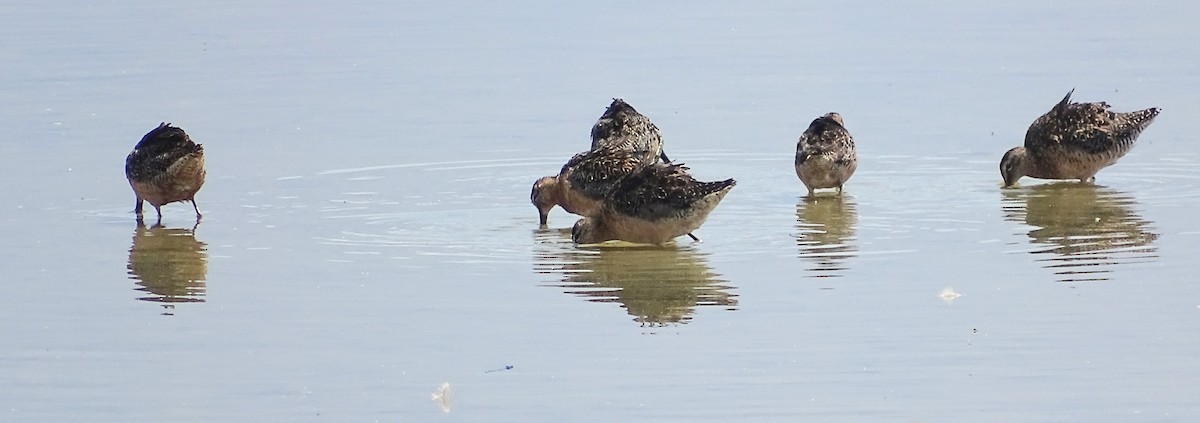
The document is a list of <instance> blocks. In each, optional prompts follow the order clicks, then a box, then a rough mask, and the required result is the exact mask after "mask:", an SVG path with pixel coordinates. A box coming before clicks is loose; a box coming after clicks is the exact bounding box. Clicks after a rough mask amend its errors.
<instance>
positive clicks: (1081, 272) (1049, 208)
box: [1003, 183, 1158, 282]
mask: <svg viewBox="0 0 1200 423" xmlns="http://www.w3.org/2000/svg"><path fill="white" fill-rule="evenodd" d="M1003 192H1004V206H1003V207H1004V216H1005V219H1007V220H1010V221H1013V222H1024V223H1025V224H1027V225H1029V226H1032V227H1033V229H1031V230H1030V231H1029V238H1030V241H1031V242H1032V243H1033V244H1034V245H1035V246H1038V245H1042V246H1045V247H1046V248H1037V249H1035V250H1033V251H1031V252H1030V253H1032V254H1034V255H1036V256H1041V257H1040V258H1038V259H1037V261H1039V262H1042V263H1043V264H1042V265H1043V267H1046V268H1049V269H1052V270H1053V271H1054V273H1055V274H1056V275H1057V277H1058V280H1059V281H1060V282H1082V281H1102V280H1108V279H1109V275H1108V273H1111V272H1112V271H1113V269H1114V267H1116V266H1121V265H1127V264H1132V263H1146V262H1153V261H1155V260H1158V247H1155V246H1154V240H1156V239H1158V234H1157V233H1154V232H1152V230H1153V228H1152V227H1151V224H1152V223H1151V222H1149V221H1147V220H1145V219H1142V217H1141V216H1139V215H1138V214H1137V212H1136V211H1135V210H1134V208H1135V206H1136V205H1137V201H1136V200H1134V199H1133V197H1132V196H1131V195H1129V194H1128V193H1124V192H1120V191H1116V190H1113V189H1110V188H1106V187H1101V186H1093V185H1090V184H1078V183H1058V184H1047V185H1038V186H1034V187H1030V188H1024V189H1019V190H1004V191H1003Z"/></svg>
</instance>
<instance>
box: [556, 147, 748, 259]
mask: <svg viewBox="0 0 1200 423" xmlns="http://www.w3.org/2000/svg"><path fill="white" fill-rule="evenodd" d="M687 170H688V168H687V167H684V166H682V165H676V164H663V163H655V164H651V165H647V166H643V167H641V168H640V169H638V170H637V171H635V172H634V173H633V174H630V175H629V176H626V177H625V178H624V179H622V180H621V181H620V182H618V183H617V184H616V185H615V186H613V188H612V189H611V190H610V191H609V192H608V194H607V195H606V196H605V199H604V201H603V202H602V203H601V207H600V212H599V213H597V214H594V215H589V216H587V217H584V218H583V219H580V220H579V221H578V222H575V226H574V227H573V228H571V239H572V240H573V241H575V243H578V244H595V243H600V242H604V241H610V240H621V241H627V242H634V243H643V244H660V245H661V244H664V243H666V242H667V241H670V240H672V239H675V238H676V237H678V236H681V235H686V234H690V233H691V232H692V231H694V230H696V229H698V228H699V227H700V225H703V224H704V221H705V220H707V219H708V215H709V213H710V212H712V210H713V209H714V208H716V207H717V204H719V203H720V202H721V200H722V199H723V198H724V197H725V194H727V193H729V190H730V189H732V188H733V186H734V185H735V184H736V183H737V182H735V181H734V180H733V179H726V180H724V181H718V182H699V181H697V180H696V179H695V178H693V177H692V176H691V175H689V174H688V173H687Z"/></svg>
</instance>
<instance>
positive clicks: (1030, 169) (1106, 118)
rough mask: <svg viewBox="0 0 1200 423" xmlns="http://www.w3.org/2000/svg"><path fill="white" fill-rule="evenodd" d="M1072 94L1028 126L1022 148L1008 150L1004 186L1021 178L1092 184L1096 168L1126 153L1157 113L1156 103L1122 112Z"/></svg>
mask: <svg viewBox="0 0 1200 423" xmlns="http://www.w3.org/2000/svg"><path fill="white" fill-rule="evenodd" d="M1074 92H1075V90H1071V91H1070V92H1068V93H1067V96H1066V97H1063V99H1062V101H1060V102H1058V104H1056V105H1054V107H1053V108H1051V109H1050V111H1049V112H1046V114H1044V115H1042V116H1041V117H1039V118H1037V120H1035V121H1033V124H1032V125H1029V130H1028V131H1026V132H1025V146H1024V147H1014V148H1013V149H1011V150H1008V152H1006V153H1004V157H1002V158H1001V159H1000V176H1001V177H1002V178H1003V179H1004V186H1006V187H1009V186H1013V185H1015V184H1016V183H1017V181H1018V180H1020V179H1021V177H1022V176H1030V177H1034V178H1039V179H1078V180H1080V181H1081V182H1093V181H1095V176H1096V172H1099V171H1100V169H1103V168H1105V167H1108V166H1110V165H1112V164H1113V163H1116V162H1117V160H1118V159H1120V158H1121V157H1122V156H1124V155H1125V154H1126V153H1128V152H1129V150H1130V149H1132V148H1133V144H1134V143H1135V142H1137V138H1138V135H1140V134H1141V133H1142V131H1143V130H1145V129H1146V127H1148V126H1150V123H1151V122H1154V118H1155V117H1156V116H1158V108H1156V107H1151V108H1149V109H1143V110H1138V111H1136V112H1129V113H1118V112H1112V111H1109V110H1108V109H1109V105H1108V104H1107V103H1104V102H1097V103H1072V102H1071V94H1072V93H1074Z"/></svg>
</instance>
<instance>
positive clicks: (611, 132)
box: [592, 98, 671, 163]
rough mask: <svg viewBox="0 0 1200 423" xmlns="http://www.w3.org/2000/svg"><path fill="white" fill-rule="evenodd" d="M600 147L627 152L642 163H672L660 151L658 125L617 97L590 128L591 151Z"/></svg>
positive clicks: (660, 139) (660, 134) (660, 142)
mask: <svg viewBox="0 0 1200 423" xmlns="http://www.w3.org/2000/svg"><path fill="white" fill-rule="evenodd" d="M602 146H603V147H608V148H613V149H616V150H624V151H629V152H631V153H633V154H634V156H635V157H637V158H638V160H641V161H643V162H645V163H654V162H657V161H658V160H659V159H662V161H663V162H670V161H671V160H670V159H668V158H667V153H665V152H663V142H662V132H661V131H659V129H658V126H656V125H654V122H651V121H650V118H648V117H646V115H643V114H641V113H638V111H637V110H635V109H634V108H633V106H630V105H629V103H626V102H625V100H622V99H619V98H614V99H613V101H612V104H609V105H608V109H605V110H604V114H602V115H600V119H599V120H597V121H596V123H595V124H594V125H592V149H593V150H595V149H596V148H598V147H602Z"/></svg>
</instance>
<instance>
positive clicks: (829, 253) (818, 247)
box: [796, 195, 858, 277]
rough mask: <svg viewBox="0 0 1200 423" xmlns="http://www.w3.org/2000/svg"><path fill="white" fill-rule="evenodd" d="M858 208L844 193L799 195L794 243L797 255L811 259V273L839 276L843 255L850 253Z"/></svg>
mask: <svg viewBox="0 0 1200 423" xmlns="http://www.w3.org/2000/svg"><path fill="white" fill-rule="evenodd" d="M857 226H858V211H857V210H856V205H855V204H854V199H852V198H850V197H849V196H845V195H818V196H806V197H801V198H800V202H799V203H796V246H797V247H800V258H804V259H808V260H812V262H813V267H812V268H811V269H809V270H810V271H811V272H810V273H808V276H811V277H839V276H842V272H844V271H845V270H846V259H848V258H851V257H854V256H855V254H856V253H857V252H858V247H857V246H855V244H854V239H855V238H854V236H855V231H856V227H857Z"/></svg>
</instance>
